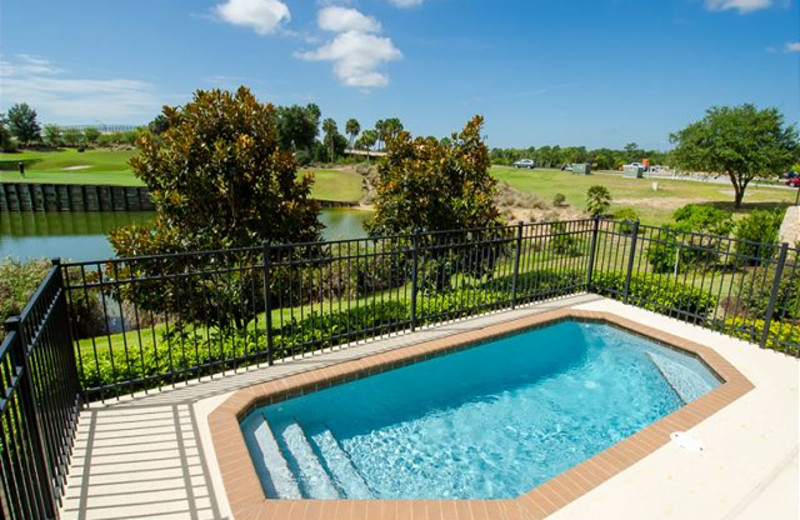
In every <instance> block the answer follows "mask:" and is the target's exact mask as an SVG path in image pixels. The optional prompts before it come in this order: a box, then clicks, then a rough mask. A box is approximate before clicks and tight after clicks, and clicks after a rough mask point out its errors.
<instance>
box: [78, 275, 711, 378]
mask: <svg viewBox="0 0 800 520" xmlns="http://www.w3.org/2000/svg"><path fill="white" fill-rule="evenodd" d="M585 281H586V272H585V271H583V270H561V271H557V270H553V269H543V270H539V271H534V272H528V273H524V274H521V275H520V276H519V278H518V280H517V283H518V285H517V287H518V293H517V294H518V301H519V302H520V303H523V302H525V301H529V300H531V299H532V298H533V297H535V296H537V295H538V296H557V295H562V294H568V293H572V292H573V291H574V287H576V286H577V287H580V286H581V284H583V283H585ZM624 284H625V277H624V275H623V274H622V273H617V272H598V273H595V275H594V286H595V290H596V291H597V292H599V293H601V294H602V293H604V292H605V293H608V290H609V289H614V290H617V291H620V292H621V291H622V290H623V289H624ZM570 287H573V289H569V288H570ZM631 295H632V298H633V300H632V302H633V303H636V304H638V305H640V306H642V307H644V308H647V309H650V310H654V311H658V312H664V311H665V308H673V309H676V310H680V311H683V312H690V313H692V314H699V315H701V316H706V315H708V314H710V313H711V312H713V310H714V309H715V307H716V300H715V299H714V298H713V297H712V296H710V295H709V294H708V293H706V292H704V291H701V290H699V289H695V288H693V287H689V286H685V285H681V284H678V285H677V286H676V285H675V284H659V283H658V279H657V277H656V278H653V277H649V276H643V277H639V276H636V277H633V279H632V280H631ZM510 297H511V279H510V277H501V278H496V279H492V280H489V281H486V282H484V283H482V284H480V285H477V286H474V287H467V288H464V289H462V290H456V291H447V292H440V293H432V294H429V295H423V294H420V296H419V299H418V301H417V324H418V325H424V324H428V323H432V322H434V321H438V320H441V319H454V318H461V317H466V316H470V315H473V314H477V313H478V312H482V311H486V310H492V309H499V308H503V307H506V306H507V305H508V304H509V301H510ZM410 307H411V306H410V301H407V300H400V301H397V300H395V301H383V302H382V301H380V300H378V301H376V302H375V304H374V305H371V304H368V305H362V306H359V307H354V308H351V309H349V310H342V311H338V312H336V311H335V312H332V313H328V314H323V313H320V312H317V311H315V312H312V313H310V314H307V315H305V316H304V317H303V318H302V319H292V320H291V321H288V322H285V323H283V324H281V325H278V324H273V345H274V347H275V357H276V358H280V357H284V356H288V355H291V354H299V353H301V352H307V351H309V350H316V349H321V348H327V347H331V346H334V345H336V344H340V343H345V342H348V341H354V340H358V339H364V338H367V337H371V336H373V335H381V334H386V333H389V332H393V331H396V330H399V329H405V328H406V327H407V326H408V323H409V320H410V315H411V310H410ZM251 325H252V324H251ZM201 327H202V326H201ZM258 329H260V330H256V328H255V327H254V326H251V327H250V328H249V329H248V330H246V331H239V332H234V331H230V332H227V333H220V332H218V331H214V330H211V331H208V333H206V329H205V327H202V328H201V329H198V330H197V331H194V330H191V329H188V328H185V329H184V330H176V329H172V330H170V331H169V333H167V332H166V331H162V332H160V333H156V335H155V336H156V337H155V340H156V344H155V345H154V341H153V339H154V338H153V334H152V332H150V331H142V332H141V336H142V338H143V340H144V341H143V342H142V345H141V347H140V345H139V341H138V337H139V334H140V333H138V332H136V331H131V332H128V334H127V344H128V353H127V356H126V352H125V349H124V348H123V347H122V345H121V343H122V342H121V338H116V340H115V341H114V342H113V343H114V344H115V345H116V346H115V347H113V349H110V348H108V343H107V340H106V339H105V338H99V339H98V341H97V347H98V348H97V353H96V355H95V353H94V351H93V350H91V351H90V350H88V349H86V347H85V346H84V351H83V352H82V355H81V357H80V360H81V362H82V364H83V366H82V371H81V377H82V383H83V385H84V387H85V388H92V387H99V386H105V385H109V384H112V383H120V382H124V381H127V380H129V379H135V378H141V377H146V376H154V378H153V379H152V380H151V381H149V382H145V383H142V384H139V385H136V386H135V387H134V389H143V388H148V387H154V386H157V385H158V384H159V383H160V384H168V383H170V382H171V380H172V379H171V377H170V376H169V375H167V376H164V375H162V374H164V372H167V371H180V370H184V369H191V368H193V367H195V366H196V365H202V364H209V363H215V362H216V363H219V366H218V367H217V368H216V369H204V372H203V373H210V372H213V371H220V370H222V367H228V368H230V367H233V365H234V363H233V362H231V361H228V360H230V359H231V358H236V357H242V356H246V355H248V354H256V353H258V354H259V359H260V360H263V359H264V357H263V355H264V352H265V350H266V338H265V334H264V330H263V324H261V323H260V324H259V327H258ZM85 344H86V343H85V342H84V345H85ZM168 346H171V349H169V348H168ZM112 351H113V355H112ZM95 360H96V361H95ZM251 362H255V361H251ZM195 375H197V374H195V373H192V372H189V373H187V375H186V376H185V377H187V378H191V377H194V376H195ZM183 378H184V376H180V377H177V380H182V379H183ZM127 390H128V391H130V388H129V389H127Z"/></svg>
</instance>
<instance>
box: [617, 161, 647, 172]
mask: <svg viewBox="0 0 800 520" xmlns="http://www.w3.org/2000/svg"><path fill="white" fill-rule="evenodd" d="M622 168H623V169H628V168H641V169H642V170H646V169H647V167H646V166H645V165H644V164H642V163H638V162H632V163H630V164H626V165H625V166H623V167H622Z"/></svg>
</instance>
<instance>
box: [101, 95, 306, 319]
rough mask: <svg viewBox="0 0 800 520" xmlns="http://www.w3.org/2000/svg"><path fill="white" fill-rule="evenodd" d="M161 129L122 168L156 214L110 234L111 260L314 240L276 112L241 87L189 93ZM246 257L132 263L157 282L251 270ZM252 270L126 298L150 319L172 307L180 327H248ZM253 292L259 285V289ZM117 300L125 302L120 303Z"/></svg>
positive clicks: (301, 180)
mask: <svg viewBox="0 0 800 520" xmlns="http://www.w3.org/2000/svg"><path fill="white" fill-rule="evenodd" d="M163 115H164V117H165V118H166V121H165V124H163V125H160V126H159V128H158V131H160V133H159V134H158V135H155V134H154V133H153V131H152V130H148V131H146V132H144V134H143V135H142V136H141V137H140V138H139V140H138V143H137V145H138V148H139V154H138V155H136V156H135V157H134V158H133V159H131V167H132V168H133V171H134V173H135V174H136V176H137V177H138V178H139V179H141V180H142V181H143V182H144V183H145V184H146V185H147V187H148V188H149V190H150V193H151V194H152V197H153V202H154V204H155V210H156V214H155V217H154V218H153V220H152V223H151V224H149V225H146V226H136V225H132V226H127V227H123V228H120V229H117V230H115V231H113V232H112V233H111V235H110V237H109V238H110V241H111V244H112V246H113V247H114V249H115V251H116V253H117V256H119V257H128V256H137V255H154V254H163V253H180V252H188V251H203V250H218V249H225V248H240V247H246V246H256V245H260V244H262V243H263V242H270V243H282V242H306V241H314V240H318V239H319V238H320V229H321V224H320V223H319V220H318V219H317V217H318V215H319V205H318V203H316V202H315V201H313V200H311V199H310V198H309V195H310V191H311V184H312V182H313V179H312V177H311V176H309V175H302V176H298V174H297V165H296V163H295V159H294V157H293V154H292V152H291V150H285V149H282V148H280V147H279V137H278V130H277V126H276V117H275V108H274V107H273V106H272V105H270V104H263V103H259V102H258V100H257V99H256V98H255V97H254V96H253V94H251V93H250V91H249V90H248V89H246V88H244V87H242V88H240V89H239V90H238V91H237V92H235V93H231V92H227V91H221V90H210V91H197V92H196V93H195V95H194V98H193V100H192V101H191V102H190V103H187V104H186V105H184V106H183V107H165V108H164V111H163ZM253 262H254V258H253V257H252V253H247V254H245V253H242V254H241V255H238V256H237V253H235V252H228V253H226V254H225V257H224V259H222V258H220V257H219V256H215V255H205V256H198V255H191V256H184V257H174V258H171V259H170V260H169V261H168V262H161V261H158V262H155V261H154V262H137V263H131V264H130V265H131V266H135V268H136V269H140V270H142V271H143V272H137V273H131V274H134V275H136V276H139V277H141V276H146V275H150V276H156V275H160V274H169V273H170V272H172V271H177V272H182V271H185V270H186V269H191V270H194V271H198V270H204V271H210V272H213V271H216V270H218V269H219V268H220V266H221V265H222V267H225V268H236V266H237V265H239V266H240V267H241V266H247V265H252V263H253ZM252 276H258V273H257V272H256V271H255V270H247V269H243V270H239V271H234V272H230V273H224V274H220V275H215V274H210V275H209V276H207V277H205V278H202V279H201V278H200V277H197V278H194V277H192V278H182V279H177V280H176V281H175V282H174V283H173V282H168V281H165V282H159V283H158V284H153V285H152V286H151V285H148V284H140V285H138V287H139V288H140V290H139V291H138V292H137V293H136V294H131V295H128V296H129V297H131V298H133V299H135V301H136V302H137V303H139V304H140V305H141V306H143V307H145V308H146V309H149V310H151V311H158V312H163V311H166V310H168V309H170V308H172V309H177V308H178V307H180V312H181V315H182V316H183V318H184V320H187V321H200V320H206V319H208V317H209V316H210V317H213V319H214V320H215V325H217V326H218V327H219V328H220V329H225V328H227V327H228V326H229V325H230V324H235V326H236V327H237V328H242V327H244V326H245V325H246V324H247V321H246V316H247V312H248V311H249V312H252V309H255V308H258V305H257V301H256V300H257V299H258V297H259V296H258V295H259V293H260V292H259V291H255V290H253V289H252V287H256V286H260V285H255V283H256V282H255V281H254V280H251V279H249V278H248V277H252ZM259 283H260V282H259ZM123 296H125V295H123Z"/></svg>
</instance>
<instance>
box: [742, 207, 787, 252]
mask: <svg viewBox="0 0 800 520" xmlns="http://www.w3.org/2000/svg"><path fill="white" fill-rule="evenodd" d="M785 214H786V208H782V209H778V210H774V211H770V210H755V211H753V212H752V213H750V214H749V215H747V216H746V217H745V218H743V219H742V220H740V221H739V223H738V224H737V225H736V231H735V232H734V236H735V237H736V238H737V239H738V240H740V242H736V253H737V255H740V256H742V257H745V258H739V263H742V264H746V265H761V264H762V263H763V262H764V260H769V259H771V258H773V257H774V256H775V252H776V251H777V249H778V248H777V247H771V246H772V245H774V244H777V243H778V235H779V234H780V229H781V223H783V217H784V215H785ZM763 244H770V245H767V246H764V245H763Z"/></svg>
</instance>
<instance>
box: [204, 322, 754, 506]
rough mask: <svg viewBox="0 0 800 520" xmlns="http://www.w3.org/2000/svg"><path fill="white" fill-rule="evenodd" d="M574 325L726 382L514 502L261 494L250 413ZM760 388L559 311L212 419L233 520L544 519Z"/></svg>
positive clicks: (262, 388)
mask: <svg viewBox="0 0 800 520" xmlns="http://www.w3.org/2000/svg"><path fill="white" fill-rule="evenodd" d="M568 319H578V320H589V321H601V322H607V323H609V324H612V325H616V326H618V327H621V328H623V329H626V330H629V331H631V332H634V333H637V334H640V335H643V336H646V337H648V338H650V339H653V340H655V341H657V342H658V343H661V344H665V345H667V346H669V347H673V348H676V349H678V350H681V351H684V352H686V353H688V354H690V355H694V356H696V357H698V358H699V359H701V360H702V361H703V362H705V363H706V364H707V365H708V366H709V368H710V369H711V370H712V371H714V372H715V373H716V375H717V376H719V378H720V379H721V380H722V384H721V385H720V386H719V387H717V388H715V389H714V390H712V391H711V392H709V393H708V394H706V395H704V396H703V397H700V398H699V399H697V400H695V401H693V402H691V403H689V404H688V405H686V406H683V407H682V408H680V409H679V410H676V411H675V412H673V413H671V414H669V415H667V416H666V417H663V418H661V419H660V420H658V421H656V422H655V423H653V424H651V425H649V426H647V427H645V428H644V429H642V430H640V431H638V432H637V433H635V434H633V435H631V436H630V437H628V438H626V439H624V440H622V441H620V442H618V443H617V444H615V445H613V446H611V447H609V448H607V449H606V450H604V451H602V452H601V453H599V454H597V455H595V456H594V457H592V458H590V459H587V460H585V461H583V462H582V463H580V464H578V465H577V466H574V467H573V468H571V469H569V470H567V471H565V472H563V473H561V474H559V475H558V476H556V477H554V478H552V479H550V480H548V481H547V482H545V483H543V484H541V485H539V486H537V487H536V488H534V489H532V490H531V491H529V492H527V493H525V494H523V495H521V496H519V497H517V498H513V499H502V500H310V499H305V500H275V499H267V498H266V497H265V496H264V492H263V490H262V487H261V482H260V481H259V479H258V475H257V474H256V470H255V468H254V466H253V463H252V460H251V459H250V454H249V452H248V450H247V446H246V444H245V441H244V437H243V435H242V432H241V428H240V426H239V422H240V420H241V419H242V418H244V417H245V416H246V415H247V414H248V413H249V412H250V411H251V410H253V409H255V408H257V407H260V406H264V405H268V404H271V403H275V402H278V401H283V400H286V399H291V398H294V397H297V396H300V395H303V394H304V393H310V392H315V391H317V390H321V389H324V388H328V387H330V386H334V385H337V384H341V383H346V382H348V381H353V380H355V379H360V378H363V377H367V376H370V375H374V374H378V373H380V372H385V371H387V370H391V369H394V368H398V367H401V366H406V365H410V364H412V363H416V362H419V361H424V360H426V359H430V358H432V357H437V356H440V355H444V354H447V353H449V352H453V351H457V350H462V349H465V348H469V347H471V346H474V345H476V344H480V343H483V342H485V341H487V340H490V339H493V338H497V337H500V336H504V335H508V334H511V333H514V332H519V331H522V330H525V329H530V328H535V327H539V326H544V325H549V324H552V323H555V322H559V321H564V320H568ZM753 388H754V387H753V385H752V383H751V382H750V381H749V380H748V379H747V378H746V377H744V376H743V375H742V374H741V373H740V372H739V371H738V370H736V368H734V367H733V365H731V364H730V363H729V362H728V361H726V360H725V359H724V358H723V357H722V356H720V355H719V354H718V353H717V352H715V351H714V350H713V349H711V348H709V347H705V346H703V345H699V344H697V343H694V342H692V341H688V340H685V339H683V338H679V337H677V336H674V335H672V334H669V333H667V332H664V331H662V330H659V329H655V328H652V327H648V326H645V325H642V324H640V323H637V322H634V321H631V320H628V319H626V318H623V317H621V316H618V315H616V314H612V313H607V312H589V311H581V310H576V309H559V310H555V311H550V312H545V313H542V314H537V315H533V316H529V317H526V318H522V319H518V320H514V321H509V322H506V323H502V324H498V325H492V326H488V327H485V328H482V329H479V330H475V331H470V332H465V333H461V334H455V335H452V336H448V337H445V338H441V339H436V340H432V341H426V342H423V343H420V344H416V345H411V346H407V347H401V348H397V349H395V350H392V351H388V352H383V353H379V354H374V355H370V356H366V357H363V358H361V359H355V360H351V361H346V362H342V363H339V364H336V365H332V366H328V367H325V368H319V369H314V370H309V371H307V372H303V373H300V374H295V375H292V376H288V377H284V378H281V379H276V380H274V381H270V382H267V383H263V384H257V385H254V386H250V387H248V388H244V389H241V390H238V391H236V392H235V393H234V394H233V395H232V396H230V397H229V398H228V399H227V400H226V401H225V402H223V403H222V404H221V405H220V406H219V407H217V408H216V409H215V410H214V411H213V412H212V413H211V414H210V415H209V418H208V421H209V427H210V430H211V437H212V440H213V444H214V450H215V453H216V457H217V462H218V464H219V468H220V473H221V476H222V481H223V483H224V486H225V490H226V493H227V496H228V501H229V503H230V507H231V511H232V512H233V516H234V518H235V519H236V520H312V519H314V520H317V519H318V520H351V519H352V520H368V519H369V520H377V519H383V520H406V519H417V518H419V519H426V518H437V519H438V518H446V519H448V520H449V519H467V520H494V519H507V520H517V519H523V518H525V519H542V518H545V517H547V516H549V515H550V514H552V513H554V512H556V511H557V510H559V509H561V508H562V507H564V506H565V505H567V504H569V503H570V502H572V501H573V500H575V499H577V498H578V497H580V496H582V495H584V494H585V493H587V492H589V491H591V490H592V489H594V488H595V487H597V486H599V485H600V484H602V483H603V482H605V481H606V480H608V479H610V478H611V477H613V476H614V475H616V474H618V473H620V472H622V471H623V470H625V469H626V468H628V467H630V466H632V465H633V464H635V463H636V462H638V461H640V460H641V459H643V458H645V457H646V456H648V455H650V454H651V453H653V452H655V451H656V450H657V449H658V448H660V447H661V446H663V445H665V444H667V443H668V442H669V440H670V437H669V436H670V433H672V432H675V431H685V430H688V429H689V428H691V427H693V426H695V425H697V424H699V423H700V422H702V421H703V420H705V419H706V418H708V417H710V416H711V415H713V414H714V413H715V412H717V411H719V410H721V409H722V408H724V407H725V406H727V405H728V404H730V403H732V402H733V401H735V400H736V399H738V398H739V397H741V396H742V395H744V394H746V393H747V392H749V391H750V390H752V389H753Z"/></svg>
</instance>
